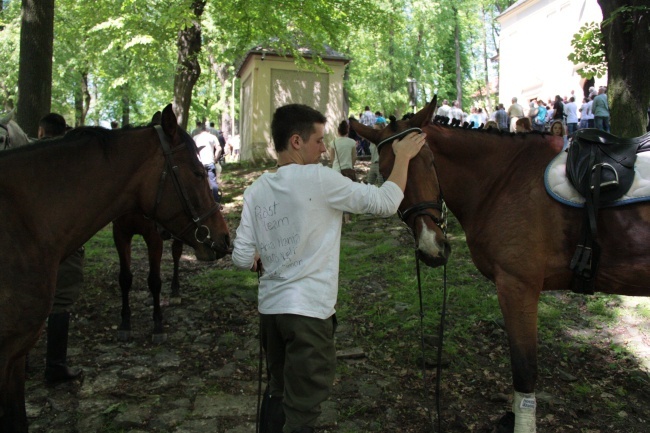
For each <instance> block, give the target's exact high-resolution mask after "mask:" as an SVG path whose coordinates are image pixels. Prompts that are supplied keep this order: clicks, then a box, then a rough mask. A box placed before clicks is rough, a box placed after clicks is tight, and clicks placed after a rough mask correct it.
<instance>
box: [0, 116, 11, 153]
mask: <svg viewBox="0 0 650 433" xmlns="http://www.w3.org/2000/svg"><path fill="white" fill-rule="evenodd" d="M0 128H2V129H4V130H5V131H7V138H5V145H4V148H3V149H2V150H7V149H9V146H11V140H10V137H9V127H8V126H5V125H3V124H2V123H0Z"/></svg>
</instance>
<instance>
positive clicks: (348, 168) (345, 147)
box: [330, 120, 377, 224]
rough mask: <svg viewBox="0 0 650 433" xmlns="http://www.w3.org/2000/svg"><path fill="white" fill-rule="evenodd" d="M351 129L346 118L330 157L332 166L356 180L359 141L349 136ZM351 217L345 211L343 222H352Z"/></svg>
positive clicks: (340, 124) (340, 126) (353, 180)
mask: <svg viewBox="0 0 650 433" xmlns="http://www.w3.org/2000/svg"><path fill="white" fill-rule="evenodd" d="M349 131H350V125H349V124H348V122H347V121H345V120H343V121H341V123H339V127H338V133H339V136H338V137H337V138H336V139H335V140H334V142H333V143H332V147H330V159H331V160H332V168H333V169H334V170H336V171H338V172H339V173H341V174H342V175H343V176H345V177H347V178H348V179H350V180H351V181H352V182H356V181H357V174H356V172H355V170H354V163H355V162H356V160H357V143H356V142H355V141H354V140H352V139H351V138H350V137H348V132H349ZM371 146H374V144H372V143H371ZM376 147H377V146H375V148H376ZM371 155H372V154H371ZM350 218H351V215H350V213H349V212H344V213H343V222H344V223H345V224H347V223H349V222H350Z"/></svg>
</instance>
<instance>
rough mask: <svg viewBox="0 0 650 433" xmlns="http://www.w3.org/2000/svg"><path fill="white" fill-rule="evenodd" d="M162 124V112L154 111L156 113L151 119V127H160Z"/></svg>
mask: <svg viewBox="0 0 650 433" xmlns="http://www.w3.org/2000/svg"><path fill="white" fill-rule="evenodd" d="M161 123H162V112H161V111H156V113H155V114H154V115H153V117H152V118H151V124H152V125H160V124H161Z"/></svg>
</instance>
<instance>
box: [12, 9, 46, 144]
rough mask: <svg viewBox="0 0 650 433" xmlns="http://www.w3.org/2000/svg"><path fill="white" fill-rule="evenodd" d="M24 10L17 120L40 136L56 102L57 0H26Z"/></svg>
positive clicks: (26, 128)
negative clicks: (43, 121) (40, 126)
mask: <svg viewBox="0 0 650 433" xmlns="http://www.w3.org/2000/svg"><path fill="white" fill-rule="evenodd" d="M22 13H23V16H22V24H21V29H20V63H19V68H18V98H19V99H18V111H17V113H16V114H17V116H16V121H17V122H18V124H19V125H20V126H21V128H22V129H23V130H24V131H25V132H26V133H27V135H30V136H32V137H36V135H37V133H38V121H39V119H40V118H41V117H42V116H44V115H45V114H47V113H48V112H49V111H50V107H51V102H52V101H51V98H52V52H53V46H54V0H22Z"/></svg>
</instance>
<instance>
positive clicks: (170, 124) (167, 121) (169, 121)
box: [160, 104, 178, 137]
mask: <svg viewBox="0 0 650 433" xmlns="http://www.w3.org/2000/svg"><path fill="white" fill-rule="evenodd" d="M160 124H161V125H162V128H163V131H165V134H167V135H168V136H169V137H174V136H175V135H176V130H177V129H178V122H177V121H176V115H175V114H174V110H172V104H169V105H167V106H166V107H165V109H164V110H163V112H162V119H161V122H160Z"/></svg>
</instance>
